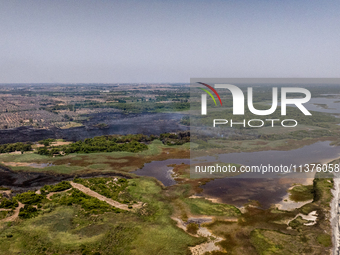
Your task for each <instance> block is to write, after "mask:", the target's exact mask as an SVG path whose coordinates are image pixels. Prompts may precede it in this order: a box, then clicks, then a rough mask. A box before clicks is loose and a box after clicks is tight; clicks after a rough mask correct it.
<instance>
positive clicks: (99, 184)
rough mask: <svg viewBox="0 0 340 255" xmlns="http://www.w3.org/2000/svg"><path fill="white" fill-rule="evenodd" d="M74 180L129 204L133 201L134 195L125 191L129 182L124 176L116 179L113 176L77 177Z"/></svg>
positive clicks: (108, 196)
mask: <svg viewBox="0 0 340 255" xmlns="http://www.w3.org/2000/svg"><path fill="white" fill-rule="evenodd" d="M74 182H76V183H80V184H82V185H84V186H85V187H88V188H90V189H91V190H93V191H95V192H97V193H99V194H101V195H103V196H105V197H107V198H111V199H113V200H116V201H118V202H120V203H125V204H128V203H130V202H132V197H131V196H130V195H129V194H128V193H127V192H125V189H126V188H127V187H128V186H129V182H128V181H127V180H126V179H124V178H119V179H117V181H115V180H114V179H112V178H103V177H96V178H89V179H81V178H75V179H74Z"/></svg>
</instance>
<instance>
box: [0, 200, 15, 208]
mask: <svg viewBox="0 0 340 255" xmlns="http://www.w3.org/2000/svg"><path fill="white" fill-rule="evenodd" d="M18 205H19V204H18V201H17V200H16V199H7V198H4V199H2V201H1V203H0V208H5V209H14V208H15V207H18Z"/></svg>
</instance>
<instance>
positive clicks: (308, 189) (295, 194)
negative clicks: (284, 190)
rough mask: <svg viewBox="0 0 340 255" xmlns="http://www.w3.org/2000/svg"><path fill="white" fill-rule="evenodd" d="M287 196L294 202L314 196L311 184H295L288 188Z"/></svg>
mask: <svg viewBox="0 0 340 255" xmlns="http://www.w3.org/2000/svg"><path fill="white" fill-rule="evenodd" d="M289 193H290V195H289V198H290V199H291V200H293V201H295V202H300V201H307V200H310V199H313V198H314V194H313V185H307V186H306V185H297V186H294V187H293V188H292V189H290V190H289Z"/></svg>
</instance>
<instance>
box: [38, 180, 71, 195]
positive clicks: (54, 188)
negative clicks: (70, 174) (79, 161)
mask: <svg viewBox="0 0 340 255" xmlns="http://www.w3.org/2000/svg"><path fill="white" fill-rule="evenodd" d="M70 188H72V185H71V184H70V183H69V182H68V181H62V182H60V183H58V184H55V185H45V186H44V187H42V188H41V192H43V193H49V192H59V191H63V190H67V189H70Z"/></svg>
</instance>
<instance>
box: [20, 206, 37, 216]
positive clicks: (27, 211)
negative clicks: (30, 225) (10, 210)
mask: <svg viewBox="0 0 340 255" xmlns="http://www.w3.org/2000/svg"><path fill="white" fill-rule="evenodd" d="M37 215H38V209H37V208H35V207H33V206H32V205H25V206H24V207H23V208H20V212H19V217H20V218H23V219H29V218H33V217H36V216H37Z"/></svg>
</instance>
